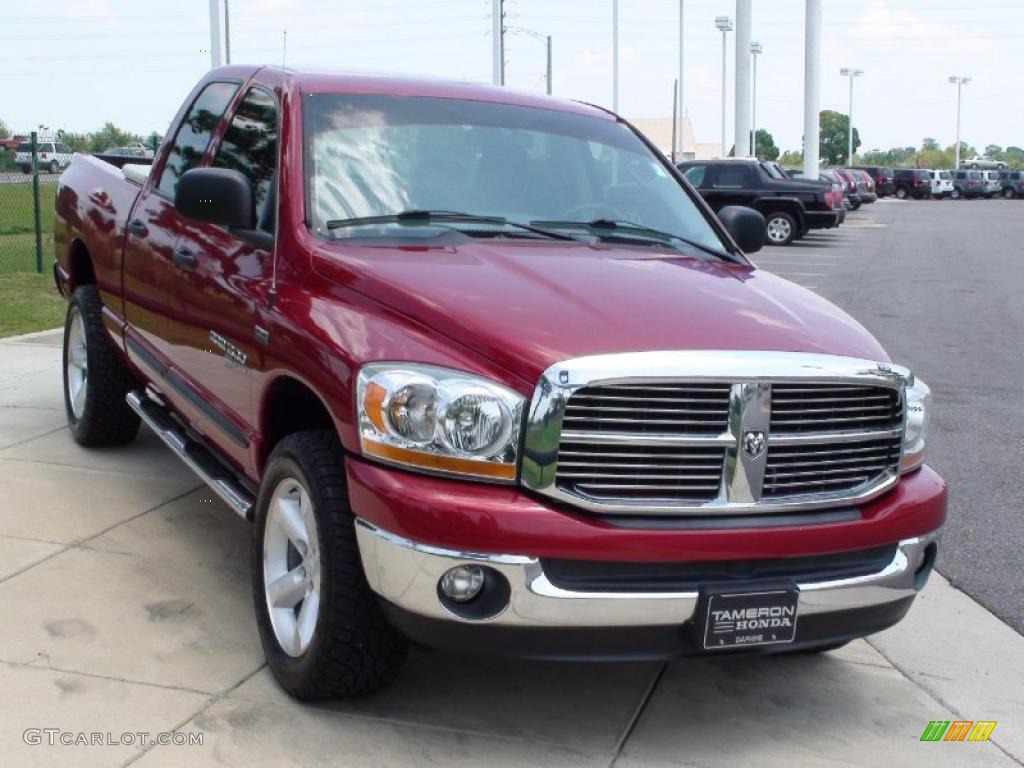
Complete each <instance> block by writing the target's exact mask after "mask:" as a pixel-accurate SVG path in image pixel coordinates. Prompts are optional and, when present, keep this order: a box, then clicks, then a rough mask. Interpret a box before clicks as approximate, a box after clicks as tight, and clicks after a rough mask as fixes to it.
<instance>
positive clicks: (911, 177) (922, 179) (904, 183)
mask: <svg viewBox="0 0 1024 768" xmlns="http://www.w3.org/2000/svg"><path fill="white" fill-rule="evenodd" d="M893 184H894V185H895V187H896V192H895V194H896V197H898V198H899V199H900V200H904V199H906V198H908V197H913V198H914V199H915V200H921V199H923V198H926V197H931V196H932V174H931V171H922V170H921V169H920V168H897V169H896V173H895V174H894V176H893Z"/></svg>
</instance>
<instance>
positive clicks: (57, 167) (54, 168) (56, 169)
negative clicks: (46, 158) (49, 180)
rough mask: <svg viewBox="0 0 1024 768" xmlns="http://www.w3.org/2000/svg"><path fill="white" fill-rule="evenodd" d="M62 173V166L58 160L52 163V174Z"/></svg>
mask: <svg viewBox="0 0 1024 768" xmlns="http://www.w3.org/2000/svg"><path fill="white" fill-rule="evenodd" d="M59 171H60V165H59V164H58V163H57V161H56V160H51V161H50V173H58V172H59Z"/></svg>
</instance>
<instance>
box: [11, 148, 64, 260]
mask: <svg viewBox="0 0 1024 768" xmlns="http://www.w3.org/2000/svg"><path fill="white" fill-rule="evenodd" d="M45 144H46V142H40V141H39V139H38V137H37V135H36V134H35V133H34V132H33V133H32V135H31V138H30V139H29V141H27V142H23V143H21V144H18V145H16V146H12V147H11V148H9V149H6V150H5V151H4V152H2V153H0V275H2V274H11V273H15V272H42V271H43V265H44V263H48V262H49V261H50V258H51V254H52V253H53V200H54V196H55V195H56V192H57V177H58V174H55V173H50V172H49V170H50V169H49V167H47V166H46V164H47V163H48V162H52V163H54V164H56V161H54V160H51V159H50V157H49V155H48V154H46V153H45V152H44V151H43V150H44V149H45V146H44V145H45Z"/></svg>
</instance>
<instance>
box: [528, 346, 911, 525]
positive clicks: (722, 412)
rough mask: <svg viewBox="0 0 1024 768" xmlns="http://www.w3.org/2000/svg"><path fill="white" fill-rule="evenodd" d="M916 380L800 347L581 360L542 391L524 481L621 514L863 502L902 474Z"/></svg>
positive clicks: (557, 372)
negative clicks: (908, 399) (907, 403)
mask: <svg viewBox="0 0 1024 768" xmlns="http://www.w3.org/2000/svg"><path fill="white" fill-rule="evenodd" d="M909 377H910V373H909V371H907V370H906V369H905V368H900V367H898V366H892V365H886V364H879V363H874V362H871V361H868V360H863V359H859V358H845V357H837V356H830V355H815V354H805V353H795V352H751V353H736V352H729V351H706V352H703V351H692V352H637V353H623V354H615V355H604V356H594V357H589V358H578V359H576V360H569V361H566V362H564V363H559V364H556V365H554V366H552V367H551V368H549V369H548V370H547V371H545V373H544V374H543V376H542V378H541V380H540V381H539V382H538V386H537V389H536V393H535V395H534V401H533V404H532V406H531V410H530V419H529V423H528V426H527V436H526V441H525V443H524V453H523V466H522V472H521V478H522V482H523V484H524V485H525V486H527V487H529V488H532V489H534V490H536V491H537V492H539V493H542V494H545V495H547V496H551V497H553V498H555V499H557V500H559V501H561V502H564V503H569V504H575V505H577V506H579V507H582V508H584V509H588V510H591V511H594V512H598V513H610V514H637V515H672V514H692V515H718V514H750V513H758V512H774V511H793V510H805V509H827V508H830V507H832V508H834V507H836V506H840V505H851V504H860V503H864V502H866V501H869V500H871V499H873V498H875V497H876V496H878V495H879V494H881V493H883V492H884V491H886V490H888V489H889V488H891V487H892V486H893V485H895V483H896V482H897V480H898V478H899V462H900V451H901V447H902V433H903V423H904V408H903V397H904V396H903V392H904V388H905V386H906V385H907V382H908V380H909Z"/></svg>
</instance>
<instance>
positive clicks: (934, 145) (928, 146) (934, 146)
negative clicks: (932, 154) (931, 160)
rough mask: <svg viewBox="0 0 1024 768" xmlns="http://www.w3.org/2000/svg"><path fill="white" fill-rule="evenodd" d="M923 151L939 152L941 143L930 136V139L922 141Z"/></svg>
mask: <svg viewBox="0 0 1024 768" xmlns="http://www.w3.org/2000/svg"><path fill="white" fill-rule="evenodd" d="M921 149H922V150H925V151H927V150H939V149H940V147H939V142H937V141H936V140H935V139H933V138H931V137H930V136H929V137H928V138H926V139H922V140H921Z"/></svg>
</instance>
